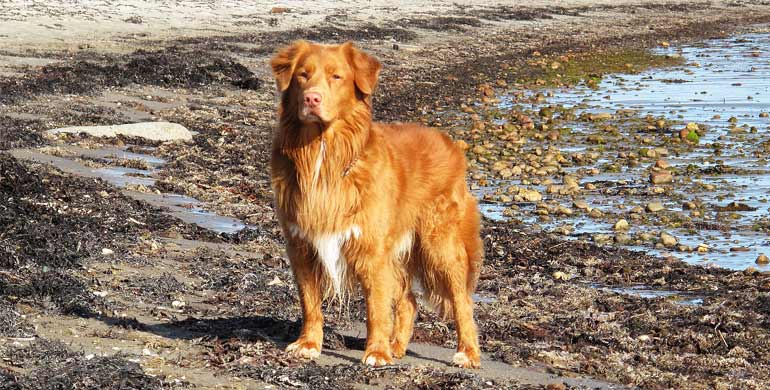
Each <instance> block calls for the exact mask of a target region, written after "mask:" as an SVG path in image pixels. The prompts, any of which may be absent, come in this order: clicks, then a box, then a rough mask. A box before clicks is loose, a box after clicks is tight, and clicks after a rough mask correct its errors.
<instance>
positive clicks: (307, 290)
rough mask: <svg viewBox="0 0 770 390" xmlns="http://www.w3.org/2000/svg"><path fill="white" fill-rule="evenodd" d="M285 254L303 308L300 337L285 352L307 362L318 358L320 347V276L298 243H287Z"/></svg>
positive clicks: (310, 256)
mask: <svg viewBox="0 0 770 390" xmlns="http://www.w3.org/2000/svg"><path fill="white" fill-rule="evenodd" d="M287 241H289V243H288V245H287V248H286V251H287V253H288V255H289V261H290V262H291V269H292V271H293V272H294V279H295V281H296V282H297V288H298V290H299V301H300V304H301V305H302V333H300V335H299V338H298V339H297V341H295V342H293V343H291V344H289V346H288V347H286V352H288V353H290V354H292V355H294V356H299V357H303V358H307V359H312V358H315V357H318V356H319V355H320V354H321V344H322V343H323V313H322V312H321V302H322V299H323V297H322V296H321V275H319V274H318V272H316V271H317V269H316V268H315V267H314V265H313V262H314V261H315V252H314V251H312V250H311V248H310V245H309V244H308V243H306V242H304V241H302V240H299V239H296V238H294V239H289V240H287Z"/></svg>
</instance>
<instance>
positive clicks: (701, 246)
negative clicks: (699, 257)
mask: <svg viewBox="0 0 770 390" xmlns="http://www.w3.org/2000/svg"><path fill="white" fill-rule="evenodd" d="M695 250H696V251H697V252H698V253H708V251H709V246H708V245H706V244H698V247H697V248H695Z"/></svg>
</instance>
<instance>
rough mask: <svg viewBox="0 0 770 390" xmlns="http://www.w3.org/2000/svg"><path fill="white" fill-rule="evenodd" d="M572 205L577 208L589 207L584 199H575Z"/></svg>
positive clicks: (586, 208)
mask: <svg viewBox="0 0 770 390" xmlns="http://www.w3.org/2000/svg"><path fill="white" fill-rule="evenodd" d="M572 206H573V207H574V208H576V209H578V210H588V209H589V208H590V207H589V206H588V203H587V202H586V201H584V200H576V201H574V202H573V203H572Z"/></svg>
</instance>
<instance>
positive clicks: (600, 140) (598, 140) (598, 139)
mask: <svg viewBox="0 0 770 390" xmlns="http://www.w3.org/2000/svg"><path fill="white" fill-rule="evenodd" d="M586 140H587V141H588V142H589V143H592V144H595V145H602V144H604V143H606V142H607V141H605V140H604V137H602V136H601V135H598V134H591V135H589V136H588V138H586Z"/></svg>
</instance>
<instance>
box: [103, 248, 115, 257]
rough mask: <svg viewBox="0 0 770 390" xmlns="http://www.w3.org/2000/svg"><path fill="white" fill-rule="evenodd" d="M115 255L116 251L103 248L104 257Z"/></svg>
mask: <svg viewBox="0 0 770 390" xmlns="http://www.w3.org/2000/svg"><path fill="white" fill-rule="evenodd" d="M114 254H115V251H113V250H112V249H109V248H102V255H103V256H111V255H114Z"/></svg>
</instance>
